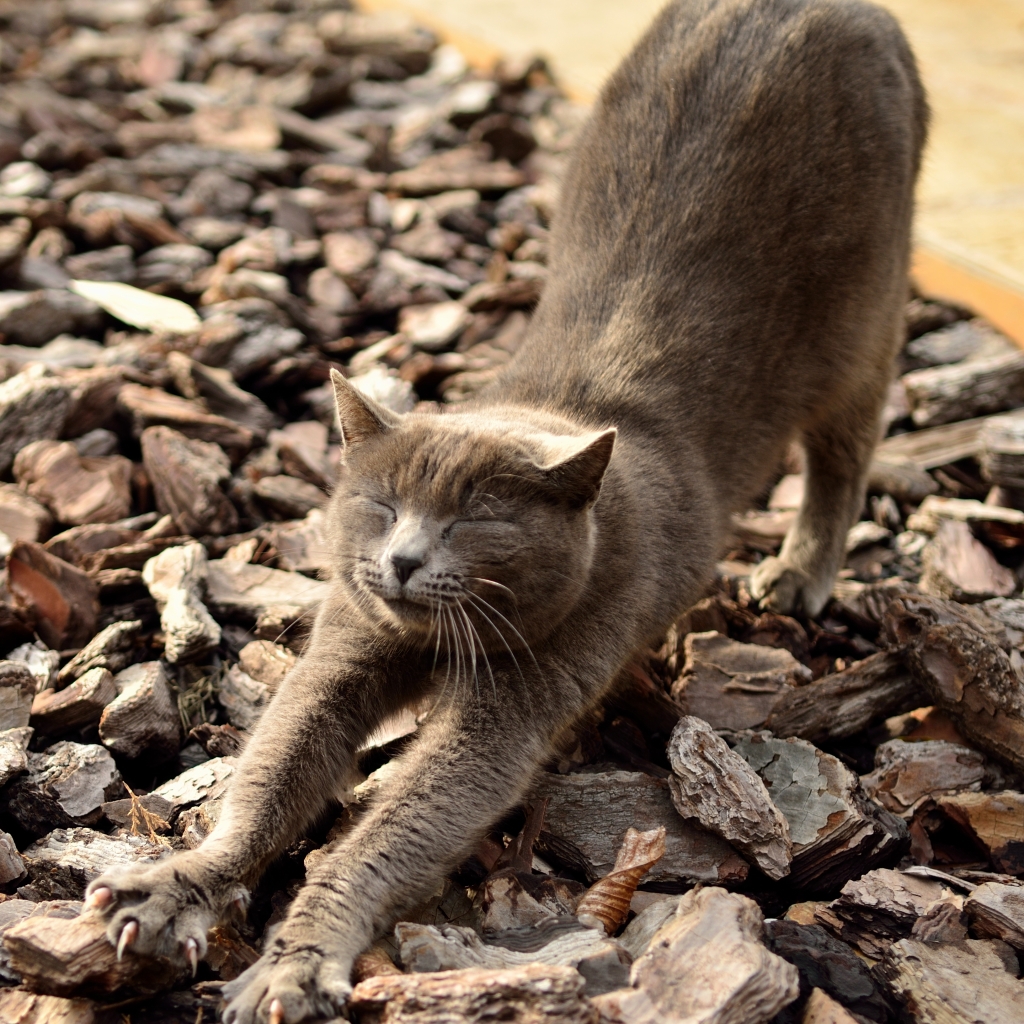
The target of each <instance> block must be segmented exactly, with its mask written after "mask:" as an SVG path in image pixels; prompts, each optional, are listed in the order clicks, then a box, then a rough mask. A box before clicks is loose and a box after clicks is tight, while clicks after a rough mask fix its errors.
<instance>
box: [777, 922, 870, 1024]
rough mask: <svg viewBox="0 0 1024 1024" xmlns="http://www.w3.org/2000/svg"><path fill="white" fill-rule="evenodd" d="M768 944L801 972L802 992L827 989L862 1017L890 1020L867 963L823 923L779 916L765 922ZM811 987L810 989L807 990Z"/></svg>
mask: <svg viewBox="0 0 1024 1024" xmlns="http://www.w3.org/2000/svg"><path fill="white" fill-rule="evenodd" d="M765 933H766V940H765V941H766V944H767V946H768V948H769V949H770V950H771V951H772V952H773V953H776V954H778V955H779V956H781V957H782V958H783V959H784V960H788V961H789V962H790V963H791V964H792V965H793V966H794V967H796V969H797V970H798V971H799V972H800V992H801V995H811V996H813V993H814V992H815V991H820V992H824V993H827V995H828V996H830V997H832V998H833V999H837V1000H839V1001H840V1002H841V1003H842V1005H843V1006H844V1007H845V1008H846V1009H848V1010H850V1011H852V1012H853V1013H856V1014H857V1017H858V1018H859V1019H860V1020H861V1021H864V1020H868V1021H877V1022H879V1024H884V1022H886V1021H888V1020H889V1017H890V1013H889V1007H888V1005H887V1004H886V999H885V997H884V996H883V994H882V993H881V992H880V991H879V986H878V984H877V983H876V982H875V980H874V979H873V978H872V976H871V972H870V970H869V968H868V964H867V963H865V961H864V959H863V958H862V957H860V956H858V954H857V953H855V952H854V951H853V949H851V948H850V946H848V945H847V944H846V943H845V942H841V941H840V940H839V939H837V938H835V937H833V936H832V935H830V934H829V933H828V932H827V931H826V930H825V929H824V928H823V927H822V926H821V925H820V924H816V923H807V924H798V923H796V922H795V921H793V920H791V919H788V915H787V920H781V921H779V920H776V921H768V922H766V923H765ZM808 990H810V991H808Z"/></svg>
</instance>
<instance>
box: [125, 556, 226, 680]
mask: <svg viewBox="0 0 1024 1024" xmlns="http://www.w3.org/2000/svg"><path fill="white" fill-rule="evenodd" d="M206 565H207V561H206V549H205V548H204V547H203V546H202V545H201V544H198V543H195V542H193V543H190V544H184V545H182V546H180V547H173V548H165V549H164V550H163V551H161V552H160V554H159V555H156V556H155V557H154V558H151V559H150V560H149V561H148V562H146V564H145V565H144V566H143V567H142V579H143V581H144V582H145V584H146V586H147V588H148V589H149V593H150V596H151V597H152V598H153V600H154V601H156V606H157V609H158V610H159V612H160V625H161V627H162V628H163V631H164V658H165V660H167V661H168V662H169V663H170V664H172V665H176V664H178V663H183V662H186V661H194V660H196V659H197V658H201V657H202V656H203V655H204V654H208V653H209V652H210V651H211V650H213V648H214V647H216V646H217V645H218V644H219V643H220V637H221V632H220V626H219V625H218V624H217V623H216V621H215V620H214V618H213V616H212V615H211V614H210V613H209V612H208V611H207V610H206V605H205V604H203V593H204V591H205V589H206V574H207V569H206Z"/></svg>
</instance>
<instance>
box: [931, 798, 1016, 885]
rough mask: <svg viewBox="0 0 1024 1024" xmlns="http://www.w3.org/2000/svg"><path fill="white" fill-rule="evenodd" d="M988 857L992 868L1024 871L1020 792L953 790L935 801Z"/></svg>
mask: <svg viewBox="0 0 1024 1024" xmlns="http://www.w3.org/2000/svg"><path fill="white" fill-rule="evenodd" d="M937 803H938V805H939V807H940V808H941V809H942V810H943V812H944V813H945V814H947V815H949V817H950V818H952V819H953V820H954V821H955V822H956V823H957V824H958V825H960V826H961V827H962V828H964V829H966V831H967V833H968V834H969V835H970V836H971V837H972V838H973V839H974V840H975V841H976V842H977V843H978V844H979V845H980V846H981V847H982V848H983V849H985V850H987V851H988V855H989V856H990V857H991V858H992V866H993V867H994V868H995V869H996V871H1005V872H1006V873H1007V874H1010V875H1017V874H1021V873H1024V794H1022V793H1017V792H1014V791H1013V790H1004V791H1003V792H997V793H956V794H953V795H952V796H943V797H940V798H939V799H938V801H937Z"/></svg>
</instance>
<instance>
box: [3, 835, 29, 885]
mask: <svg viewBox="0 0 1024 1024" xmlns="http://www.w3.org/2000/svg"><path fill="white" fill-rule="evenodd" d="M27 874H28V872H27V871H26V869H25V862H24V861H23V860H22V859H21V854H20V853H18V847H17V846H16V845H15V843H14V839H13V838H12V837H11V836H10V835H8V833H6V832H4V831H2V830H0V886H5V887H6V886H8V885H10V883H11V882H17V881H19V880H21V879H22V878H24V877H25V876H26V875H27Z"/></svg>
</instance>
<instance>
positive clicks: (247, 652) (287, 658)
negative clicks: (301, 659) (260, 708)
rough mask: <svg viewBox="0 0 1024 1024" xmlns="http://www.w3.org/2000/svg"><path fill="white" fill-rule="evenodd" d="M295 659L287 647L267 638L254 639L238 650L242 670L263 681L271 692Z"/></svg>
mask: <svg viewBox="0 0 1024 1024" xmlns="http://www.w3.org/2000/svg"><path fill="white" fill-rule="evenodd" d="M296 661H298V658H296V657H295V655H294V654H292V652H291V651H289V650H288V648H287V647H282V646H281V645H280V644H274V643H271V642H270V641H269V640H254V641H253V642H252V643H249V644H246V645H245V646H244V647H243V648H242V649H241V650H240V651H239V652H238V664H239V665H240V666H241V668H242V671H243V672H245V673H246V675H248V676H250V677H251V678H253V679H255V680H257V682H260V683H263V684H264V685H265V686H266V687H267V688H268V689H269V690H270V692H271V693H276V692H277V688H278V687H279V686H280V685H281V683H282V682H283V681H284V677H285V676H286V675H287V674H288V673H289V672H290V671H291V670H292V668H293V667H294V666H295V662H296Z"/></svg>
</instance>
